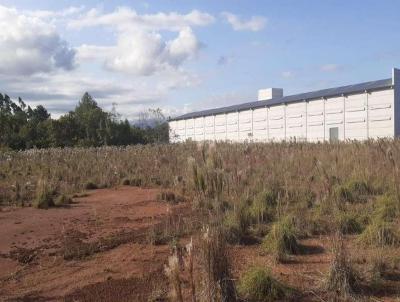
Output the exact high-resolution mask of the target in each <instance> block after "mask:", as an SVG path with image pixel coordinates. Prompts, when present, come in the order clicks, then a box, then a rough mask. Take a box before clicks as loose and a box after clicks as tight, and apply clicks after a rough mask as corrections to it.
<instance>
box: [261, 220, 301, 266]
mask: <svg viewBox="0 0 400 302" xmlns="http://www.w3.org/2000/svg"><path fill="white" fill-rule="evenodd" d="M296 233H297V232H296V229H295V226H294V223H293V219H292V218H291V217H284V218H283V219H281V220H280V221H278V222H276V223H274V224H273V226H272V228H271V231H270V232H269V233H268V235H267V236H266V237H265V239H264V241H263V243H262V246H263V248H264V250H265V251H267V252H268V253H271V254H273V255H274V258H275V260H277V261H278V262H282V261H285V260H286V258H287V255H290V254H298V253H299V252H300V245H299V244H298V242H297V236H296Z"/></svg>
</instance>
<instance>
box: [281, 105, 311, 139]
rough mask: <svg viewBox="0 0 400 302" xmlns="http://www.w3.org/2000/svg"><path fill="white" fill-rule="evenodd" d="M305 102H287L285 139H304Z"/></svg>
mask: <svg viewBox="0 0 400 302" xmlns="http://www.w3.org/2000/svg"><path fill="white" fill-rule="evenodd" d="M306 106H307V104H306V102H299V103H293V104H288V105H287V106H286V139H287V140H295V141H305V140H306V134H307V132H306V131H307V127H306V122H307V120H306V112H307V107H306Z"/></svg>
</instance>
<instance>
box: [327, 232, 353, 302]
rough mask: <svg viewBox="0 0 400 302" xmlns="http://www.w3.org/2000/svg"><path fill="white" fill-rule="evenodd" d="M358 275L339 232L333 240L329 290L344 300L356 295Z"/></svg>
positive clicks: (328, 280) (328, 282) (328, 279)
mask: <svg viewBox="0 0 400 302" xmlns="http://www.w3.org/2000/svg"><path fill="white" fill-rule="evenodd" d="M357 279H358V277H357V275H356V273H355V271H354V270H353V267H352V265H351V263H350V260H349V258H348V255H347V251H346V249H345V247H344V244H343V239H342V237H341V235H340V234H338V235H337V236H336V238H335V240H334V242H333V259H332V262H331V265H330V268H329V272H328V277H327V281H326V287H327V290H328V291H330V292H331V293H332V294H333V295H334V296H337V297H340V298H342V299H344V300H346V299H348V298H349V297H351V296H353V295H354V291H355V289H356V283H357Z"/></svg>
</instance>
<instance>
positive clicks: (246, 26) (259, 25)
mask: <svg viewBox="0 0 400 302" xmlns="http://www.w3.org/2000/svg"><path fill="white" fill-rule="evenodd" d="M221 15H222V17H224V18H225V20H226V22H228V23H229V24H230V25H231V26H232V28H233V29H234V30H236V31H242V30H250V31H260V30H262V29H264V28H265V25H266V24H267V19H266V18H265V17H262V16H252V17H251V18H250V19H249V20H242V19H241V18H239V17H238V16H237V15H235V14H232V13H229V12H223V13H222V14H221Z"/></svg>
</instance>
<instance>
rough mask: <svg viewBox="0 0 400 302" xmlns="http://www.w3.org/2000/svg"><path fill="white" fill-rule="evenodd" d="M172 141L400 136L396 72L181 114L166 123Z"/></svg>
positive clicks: (266, 92)
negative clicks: (379, 77) (369, 80)
mask: <svg viewBox="0 0 400 302" xmlns="http://www.w3.org/2000/svg"><path fill="white" fill-rule="evenodd" d="M169 127H170V141H171V142H183V141H186V140H193V141H232V142H244V141H254V142H279V141H307V142H320V141H337V140H366V139H377V138H383V137H387V138H394V137H397V136H399V135H400V70H398V69H393V70H392V77H391V78H388V79H383V80H378V81H372V82H366V83H360V84H355V85H349V86H342V87H337V88H330V89H324V90H319V91H313V92H307V93H301V94H296V95H290V96H283V89H279V88H269V89H262V90H260V91H259V92H258V101H256V102H251V103H244V104H240V105H234V106H229V107H222V108H216V109H210V110H203V111H198V112H193V113H188V114H184V115H182V116H179V117H176V118H174V119H171V120H170V121H169Z"/></svg>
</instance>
